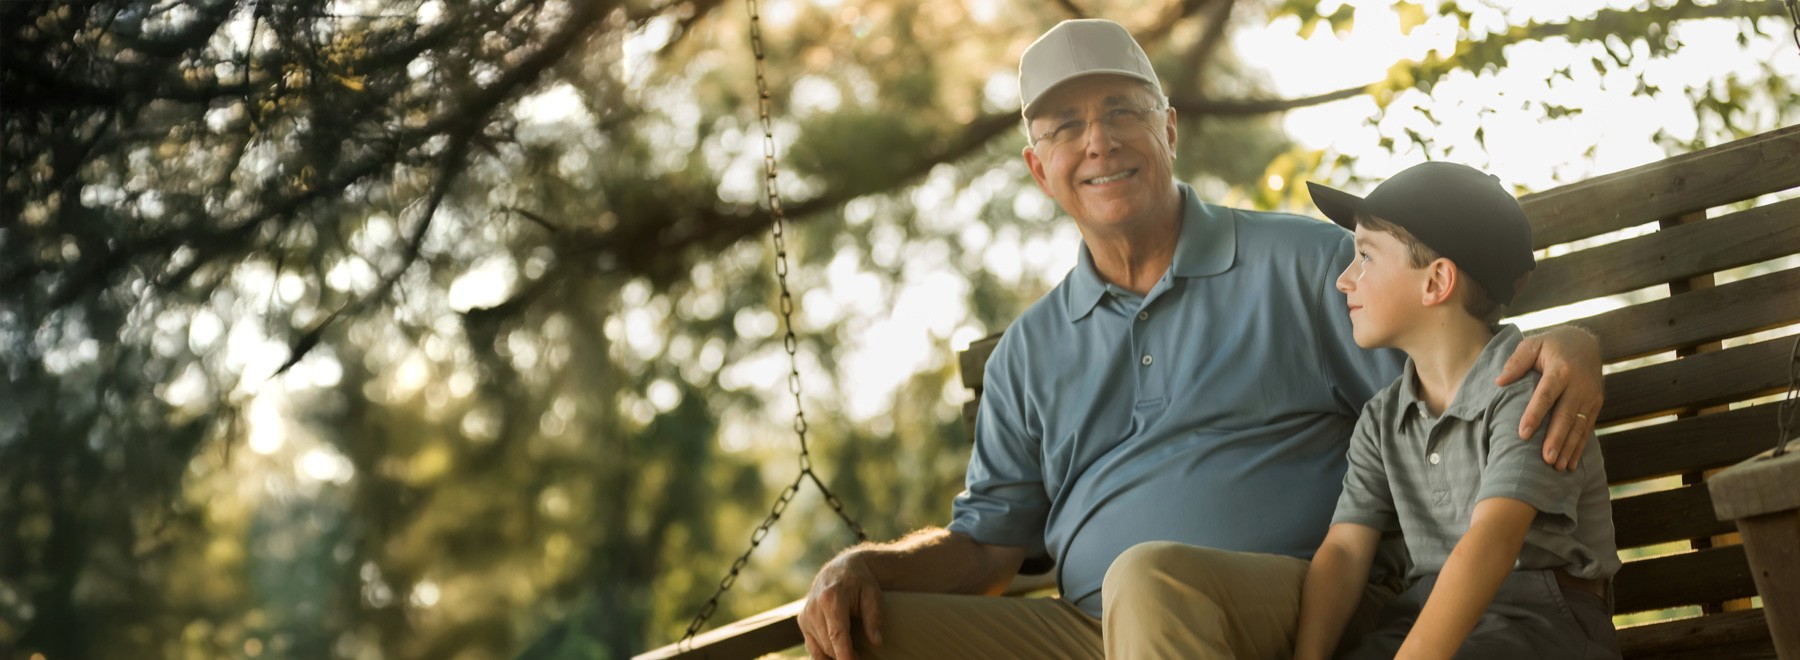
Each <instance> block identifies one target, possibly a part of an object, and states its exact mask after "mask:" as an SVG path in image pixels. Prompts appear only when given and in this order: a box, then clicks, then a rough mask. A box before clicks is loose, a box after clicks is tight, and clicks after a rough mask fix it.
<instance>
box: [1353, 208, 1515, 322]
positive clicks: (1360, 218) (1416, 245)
mask: <svg viewBox="0 0 1800 660" xmlns="http://www.w3.org/2000/svg"><path fill="white" fill-rule="evenodd" d="M1356 226H1358V227H1367V228H1368V229H1369V231H1378V232H1381V233H1383V234H1387V235H1389V236H1393V237H1394V238H1396V239H1398V240H1399V241H1400V244H1401V245H1405V246H1406V254H1407V257H1408V259H1409V260H1410V261H1411V262H1412V267H1413V268H1424V267H1426V266H1429V265H1431V262H1433V261H1436V260H1438V259H1440V258H1442V257H1443V256H1444V255H1441V254H1438V252H1437V250H1433V249H1431V247H1430V246H1427V245H1425V243H1424V242H1422V241H1420V240H1419V239H1418V238H1417V237H1415V236H1413V235H1412V232H1409V231H1407V230H1406V228H1405V227H1401V226H1400V225H1396V224H1394V223H1392V222H1388V221H1386V220H1383V219H1381V218H1377V217H1375V216H1372V215H1369V214H1366V213H1358V214H1356ZM1451 263H1452V264H1454V263H1456V262H1454V261H1452V262H1451ZM1457 270H1458V272H1461V271H1462V269H1461V268H1458V269H1457ZM1462 275H1463V276H1462V277H1459V278H1457V283H1458V288H1465V287H1466V289H1465V292H1464V295H1463V299H1462V304H1463V311H1465V312H1468V313H1469V316H1473V317H1475V318H1476V319H1478V320H1480V321H1481V322H1482V323H1486V324H1488V325H1490V326H1491V325H1497V324H1499V323H1500V317H1502V316H1504V315H1505V313H1506V306H1505V305H1502V304H1500V303H1498V302H1495V301H1494V297H1493V296H1490V295H1488V292H1487V289H1485V288H1482V286H1481V283H1480V282H1476V281H1475V278H1473V277H1469V276H1468V273H1462Z"/></svg>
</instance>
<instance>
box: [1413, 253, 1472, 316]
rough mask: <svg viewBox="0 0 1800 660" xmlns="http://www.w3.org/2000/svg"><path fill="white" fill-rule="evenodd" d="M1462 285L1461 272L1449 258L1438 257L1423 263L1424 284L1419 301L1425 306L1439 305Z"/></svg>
mask: <svg viewBox="0 0 1800 660" xmlns="http://www.w3.org/2000/svg"><path fill="white" fill-rule="evenodd" d="M1460 286H1462V273H1461V272H1458V271H1457V270H1456V264H1454V263H1451V262H1450V260H1449V259H1445V258H1443V257H1438V258H1436V259H1433V260H1431V263H1429V264H1426V265H1425V286H1424V290H1423V291H1422V292H1421V293H1422V295H1421V297H1420V299H1419V302H1420V303H1421V304H1423V305H1425V306H1426V307H1430V306H1432V305H1441V304H1443V303H1444V302H1446V301H1448V300H1450V297H1451V296H1454V295H1456V289H1457V287H1460Z"/></svg>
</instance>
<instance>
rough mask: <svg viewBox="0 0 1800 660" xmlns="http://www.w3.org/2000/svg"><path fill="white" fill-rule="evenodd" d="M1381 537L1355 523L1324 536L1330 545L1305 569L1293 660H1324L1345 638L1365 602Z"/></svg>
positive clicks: (1315, 556) (1326, 545) (1324, 545)
mask: <svg viewBox="0 0 1800 660" xmlns="http://www.w3.org/2000/svg"><path fill="white" fill-rule="evenodd" d="M1380 542H1381V532H1379V531H1376V530H1375V529H1374V528H1371V527H1365V526H1363V525H1358V524H1356V523H1338V524H1336V525H1332V526H1331V531H1329V532H1327V533H1326V534H1325V542H1324V543H1322V544H1320V545H1319V551H1318V553H1316V554H1314V555H1313V560H1312V565H1311V566H1309V567H1307V569H1306V582H1305V585H1304V586H1302V587H1301V589H1300V631H1299V637H1298V639H1297V640H1295V642H1294V660H1325V659H1326V658H1330V657H1331V652H1332V651H1333V650H1334V649H1336V648H1337V644H1338V638H1340V637H1343V636H1344V624H1347V623H1349V622H1350V617H1351V615H1353V614H1355V613H1356V608H1357V605H1358V604H1360V603H1361V602H1362V595H1363V585H1364V584H1365V583H1367V582H1368V580H1369V565H1370V564H1371V563H1373V562H1374V561H1375V548H1376V546H1377V545H1379V544H1380Z"/></svg>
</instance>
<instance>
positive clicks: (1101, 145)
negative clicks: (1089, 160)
mask: <svg viewBox="0 0 1800 660" xmlns="http://www.w3.org/2000/svg"><path fill="white" fill-rule="evenodd" d="M1116 130H1118V129H1116V128H1113V127H1111V126H1108V125H1107V124H1106V122H1104V121H1099V120H1093V121H1089V122H1088V123H1087V127H1086V128H1085V129H1083V132H1082V134H1081V140H1082V144H1084V145H1086V146H1087V151H1088V153H1090V154H1101V153H1106V152H1109V151H1112V150H1114V149H1117V148H1119V140H1118V139H1117V138H1116V137H1114V135H1113V132H1114V131H1116Z"/></svg>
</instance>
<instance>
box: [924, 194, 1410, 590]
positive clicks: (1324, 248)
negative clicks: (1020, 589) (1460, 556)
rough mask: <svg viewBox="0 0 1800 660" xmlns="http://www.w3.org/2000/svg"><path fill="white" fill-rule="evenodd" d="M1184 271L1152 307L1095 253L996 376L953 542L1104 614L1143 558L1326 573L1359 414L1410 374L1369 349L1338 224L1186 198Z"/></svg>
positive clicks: (1162, 286) (1179, 246) (1049, 299)
mask: <svg viewBox="0 0 1800 660" xmlns="http://www.w3.org/2000/svg"><path fill="white" fill-rule="evenodd" d="M1180 192H1181V196H1182V225H1181V233H1180V237H1179V238H1178V242H1177V243H1176V246H1175V258H1174V262H1173V263H1172V264H1171V265H1170V267H1169V270H1168V272H1167V273H1166V274H1165V275H1164V277H1163V278H1162V279H1161V280H1160V281H1158V282H1157V283H1156V284H1155V285H1154V286H1153V287H1152V288H1151V290H1150V291H1149V293H1148V294H1147V295H1145V296H1141V297H1140V296H1137V295H1133V294H1132V293H1131V292H1129V291H1126V290H1123V289H1120V288H1118V287H1115V286H1112V285H1109V284H1107V283H1106V282H1105V281H1104V280H1102V279H1101V278H1100V276H1099V275H1098V274H1097V273H1095V271H1094V264H1093V259H1092V257H1091V256H1090V255H1089V254H1088V252H1087V250H1086V248H1083V249H1082V250H1081V253H1080V256H1079V263H1078V264H1077V265H1076V267H1075V269H1074V270H1072V271H1070V272H1069V275H1068V277H1066V278H1065V279H1064V280H1063V281H1062V283H1061V284H1059V285H1057V287H1056V288H1055V289H1054V290H1052V291H1051V292H1050V293H1048V294H1045V295H1044V297H1043V298H1042V299H1040V300H1038V302H1036V303H1035V304H1033V305H1032V306H1031V308H1030V309H1028V310H1026V311H1025V313H1024V314H1022V315H1020V316H1019V318H1018V320H1016V321H1014V322H1013V324H1012V326H1011V327H1009V328H1007V329H1006V334H1005V336H1004V337H1002V338H1001V340H1000V344H999V346H998V347H996V348H995V349H994V354H993V356H992V357H991V358H989V360H988V363H987V371H986V376H985V383H984V384H985V389H984V391H983V393H982V399H981V410H980V413H979V417H978V419H977V422H976V427H975V449H974V453H973V455H972V456H970V458H969V471H968V477H967V482H966V483H967V490H965V491H964V492H963V493H962V494H961V495H959V496H957V498H956V501H955V504H954V507H953V516H954V518H953V519H952V520H951V522H950V525H949V527H950V529H951V530H953V531H958V532H963V533H966V534H969V535H970V536H972V537H974V538H975V539H976V540H978V541H982V542H984V543H992V544H996V545H1010V546H1025V547H1027V548H1029V549H1031V550H1032V551H1033V552H1034V554H1046V555H1048V556H1050V557H1051V558H1053V559H1055V560H1056V571H1057V577H1058V578H1059V581H1060V583H1061V586H1062V592H1063V596H1064V597H1065V598H1067V599H1069V600H1070V601H1071V602H1072V603H1074V604H1075V605H1077V606H1078V607H1080V608H1082V609H1083V610H1084V611H1086V612H1087V613H1089V614H1091V615H1095V616H1098V615H1099V614H1100V603H1101V598H1100V584H1101V581H1102V579H1103V578H1104V577H1105V575H1106V569H1107V567H1108V566H1111V565H1112V562H1113V559H1114V558H1116V557H1118V556H1119V553H1121V552H1124V551H1125V549H1126V548H1129V547H1131V546H1132V545H1135V544H1137V543H1142V542H1145V541H1156V540H1164V541H1178V542H1181V543H1187V544H1190V545H1199V546H1208V547H1215V548H1223V549H1227V550H1242V551H1252V552H1267V553H1279V554H1285V555H1291V556H1295V557H1303V558H1305V557H1311V556H1312V553H1313V551H1314V550H1316V549H1317V548H1318V546H1319V542H1320V541H1321V540H1323V539H1324V536H1325V529H1326V526H1327V523H1328V522H1329V521H1330V519H1331V507H1332V505H1333V503H1335V502H1336V501H1337V497H1338V489H1339V488H1340V486H1341V484H1342V482H1343V475H1344V453H1345V450H1346V447H1347V441H1348V439H1349V437H1350V429H1351V428H1352V427H1353V426H1354V425H1355V422H1356V411H1357V410H1358V409H1360V408H1361V407H1362V404H1363V402H1364V401H1367V400H1368V399H1369V397H1370V396H1373V395H1374V394H1375V391H1376V390H1378V389H1380V388H1381V387H1382V386H1383V385H1386V384H1387V383H1389V382H1391V381H1392V380H1393V379H1394V377H1395V376H1397V375H1399V373H1400V364H1401V361H1402V359H1403V358H1404V355H1402V354H1400V353H1398V352H1396V351H1386V350H1383V351H1365V350H1363V349H1360V348H1357V346H1356V343H1355V341H1354V340H1353V339H1352V338H1351V333H1350V319H1349V315H1348V314H1347V313H1346V308H1345V303H1344V295H1343V294H1342V293H1339V292H1338V291H1337V289H1336V287H1335V284H1334V283H1335V281H1336V278H1337V274H1338V273H1339V272H1341V271H1342V270H1343V269H1344V266H1345V265H1347V264H1348V263H1350V259H1351V256H1352V255H1353V254H1354V248H1353V247H1352V244H1351V240H1350V234H1349V232H1346V231H1344V230H1343V229H1342V228H1340V227H1338V226H1337V225H1335V224H1332V223H1329V222H1321V221H1318V220H1314V219H1311V218H1305V217H1301V216H1295V215H1287V214H1278V213H1258V212H1253V211H1240V210H1235V209H1229V208H1223V207H1219V206H1213V205H1209V204H1203V203H1201V202H1200V201H1199V199H1198V198H1197V197H1196V195H1195V194H1194V191H1193V189H1192V188H1189V187H1187V186H1185V185H1183V186H1180Z"/></svg>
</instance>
